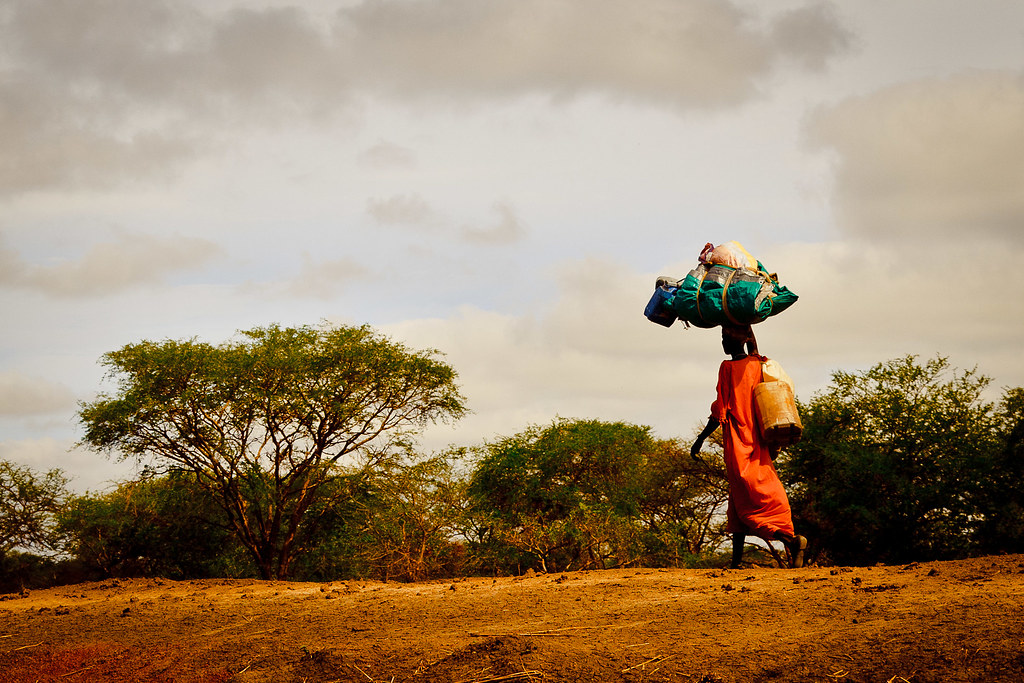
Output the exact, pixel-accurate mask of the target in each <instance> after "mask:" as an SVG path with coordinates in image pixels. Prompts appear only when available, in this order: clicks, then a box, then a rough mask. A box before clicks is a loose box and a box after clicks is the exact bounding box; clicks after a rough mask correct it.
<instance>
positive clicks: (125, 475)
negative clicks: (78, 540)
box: [0, 438, 137, 493]
mask: <svg viewBox="0 0 1024 683" xmlns="http://www.w3.org/2000/svg"><path fill="white" fill-rule="evenodd" d="M0 460H7V461H10V462H13V463H16V464H18V465H21V466H24V467H28V468H30V469H32V470H34V471H35V472H36V473H43V472H48V471H50V470H52V469H59V470H61V471H62V472H63V473H64V474H65V476H67V477H68V478H69V479H70V480H71V481H70V482H69V485H68V488H70V489H71V490H73V491H76V492H80V493H81V492H84V491H85V490H87V489H88V490H93V491H97V490H105V489H108V488H111V487H112V486H114V483H115V482H118V481H125V480H126V479H130V478H132V477H133V476H135V475H136V474H137V468H136V466H135V465H134V463H131V462H120V463H118V462H114V461H112V460H110V459H108V458H105V457H104V456H102V455H100V454H98V453H94V452H92V451H87V450H85V449H82V448H76V447H75V442H74V440H72V439H54V438H40V439H19V440H8V441H0Z"/></svg>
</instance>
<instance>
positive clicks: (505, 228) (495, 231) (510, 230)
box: [462, 202, 526, 245]
mask: <svg viewBox="0 0 1024 683" xmlns="http://www.w3.org/2000/svg"><path fill="white" fill-rule="evenodd" d="M493 210H494V213H496V214H498V222H497V223H496V224H494V225H492V226H489V227H485V228H473V227H467V228H463V230H462V235H463V237H464V238H465V239H466V241H467V242H469V243H471V244H491V245H500V244H512V243H514V242H518V241H519V240H520V239H522V238H523V236H524V235H525V234H526V229H525V228H524V227H523V225H522V223H521V222H520V220H519V216H517V215H516V212H515V209H513V208H512V207H511V206H509V205H508V204H505V203H503V202H495V204H494V206H493Z"/></svg>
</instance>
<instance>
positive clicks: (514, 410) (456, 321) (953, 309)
mask: <svg viewBox="0 0 1024 683" xmlns="http://www.w3.org/2000/svg"><path fill="white" fill-rule="evenodd" d="M755 256H757V257H758V258H760V259H762V260H763V262H765V263H766V264H768V265H769V266H770V267H771V268H772V269H773V270H777V271H778V273H779V275H780V278H781V279H782V281H783V283H784V284H787V286H790V287H791V288H792V289H793V290H794V291H795V292H797V294H799V295H800V300H799V301H798V302H797V303H796V304H795V305H794V306H793V307H792V308H790V309H788V310H787V311H785V312H784V313H781V314H779V315H778V316H775V317H772V318H769V319H768V320H766V321H765V322H763V323H760V324H758V325H756V326H755V328H754V329H755V332H756V334H757V338H758V341H759V345H760V349H761V351H762V352H763V353H765V354H766V355H768V356H770V357H773V358H776V359H778V360H779V361H780V362H781V363H782V365H783V367H785V368H786V370H787V372H788V373H789V374H790V375H791V376H792V377H793V379H794V380H795V381H796V385H797V394H798V396H799V397H800V398H801V399H802V400H808V399H810V398H811V396H812V395H813V394H814V393H815V392H817V391H820V390H822V389H824V388H825V387H826V386H827V385H828V383H829V381H830V378H831V374H832V373H833V372H834V371H835V370H840V369H842V370H847V371H856V370H859V369H866V368H868V367H870V366H871V365H874V364H875V363H878V362H882V361H885V360H889V359H892V358H898V357H902V356H904V355H906V354H917V355H919V356H920V357H922V358H929V357H933V356H934V355H935V354H941V355H944V356H947V357H949V358H950V360H951V362H952V363H953V364H954V365H955V366H957V367H960V368H972V367H975V366H977V367H978V369H979V371H981V372H982V373H985V374H988V375H990V376H992V377H993V378H994V380H995V381H994V383H993V384H994V385H995V387H996V389H995V390H996V391H998V388H999V387H1003V386H1024V364H1021V362H1020V360H1019V356H1020V349H1019V346H1020V345H1019V339H1020V338H1021V337H1022V336H1024V300H1022V299H1020V297H1008V296H1005V295H1000V294H999V292H1001V291H1004V290H1002V289H1000V288H1002V287H1006V288H1007V290H1006V291H1014V292H1015V291H1020V290H1021V289H1022V288H1024V276H1022V275H1018V274H1016V273H1014V272H1012V271H1011V273H1010V274H1009V275H1008V276H1004V275H1003V274H1004V273H1006V272H1007V270H1008V269H1011V268H1012V267H1013V264H1014V263H1017V262H1019V261H1020V258H1021V257H1022V256H1024V255H1022V254H1021V253H1020V252H1017V253H1013V252H1009V251H1008V252H1005V253H1001V254H996V255H994V257H993V259H992V261H991V267H990V268H986V269H984V271H983V272H980V273H979V272H978V270H979V269H976V268H971V267H965V265H964V264H969V263H979V262H981V257H982V256H983V250H981V249H979V250H977V251H974V252H967V253H961V254H959V255H958V254H956V253H954V252H953V251H952V250H951V251H949V252H947V253H945V254H939V253H936V254H930V257H931V258H928V259H924V260H921V261H917V260H914V259H905V258H903V255H902V254H900V253H897V252H895V251H894V250H892V249H891V248H887V247H882V246H874V247H871V246H862V245H850V244H843V243H830V244H783V245H778V246H777V247H775V248H773V249H771V250H767V251H766V252H765V253H758V254H755ZM690 266H692V264H689V263H686V264H679V266H678V269H679V271H684V270H686V269H688V267H690ZM986 274H991V275H992V277H988V278H987V277H986ZM546 275H548V274H545V273H538V274H537V277H538V278H541V277H545V276H546ZM654 278H655V274H653V273H637V272H635V271H632V270H631V269H629V268H628V267H626V266H624V265H621V264H617V263H614V262H611V261H608V260H604V259H584V260H579V261H574V262H569V263H564V264H562V265H561V266H560V267H559V269H558V270H557V272H556V273H554V282H553V284H552V286H551V288H550V291H551V292H552V295H551V299H550V301H548V302H546V303H544V304H542V305H538V306H536V307H535V308H534V309H533V310H532V311H530V312H529V313H526V314H522V315H508V314H499V313H495V312H489V311H482V310H479V309H477V308H472V307H464V308H462V309H461V310H459V311H458V313H457V314H454V315H452V316H450V317H448V318H444V319H441V318H437V319H426V320H408V321H405V322H402V323H398V324H394V325H390V326H387V327H386V328H385V331H386V332H387V333H388V334H390V335H392V336H394V337H396V338H398V339H400V340H402V341H403V342H404V343H407V344H409V345H410V346H412V347H414V348H423V347H431V348H438V349H441V350H442V351H443V352H445V354H446V359H447V361H448V362H449V363H451V365H452V366H453V367H454V368H455V369H456V370H457V371H458V373H459V381H460V383H461V385H462V387H463V392H464V394H465V395H466V396H467V398H468V400H469V405H470V408H471V409H472V410H474V411H475V412H474V414H473V415H470V416H468V417H467V418H465V419H464V420H462V421H460V422H459V425H458V429H457V430H456V432H454V433H453V432H452V431H450V430H446V429H440V428H438V429H434V430H432V431H431V432H428V435H427V439H426V440H425V442H426V444H427V445H428V446H430V447H433V448H439V447H443V446H444V445H446V444H447V442H450V441H452V440H453V438H457V439H458V443H460V444H462V445H472V444H473V443H478V442H479V441H481V440H483V439H489V438H493V437H495V436H496V435H510V434H514V433H516V432H518V431H521V430H522V429H523V428H525V427H526V426H527V425H528V424H531V423H546V422H548V421H550V420H551V419H553V418H554V417H556V416H558V415H561V416H563V417H583V418H597V419H606V420H626V421H629V422H634V423H637V424H647V425H650V426H652V427H653V428H654V429H655V431H656V432H657V433H658V434H660V435H662V436H665V437H675V436H678V437H684V438H686V437H690V436H692V434H693V433H694V429H695V428H699V425H700V423H701V422H702V421H704V420H706V418H707V415H708V410H709V407H710V404H711V400H712V399H713V398H714V390H715V382H716V381H717V376H718V366H719V364H720V363H721V361H722V360H723V359H724V355H723V354H722V349H721V344H720V339H721V337H720V335H719V334H718V331H717V330H705V329H698V328H690V329H685V328H684V326H683V325H682V324H681V323H676V324H675V325H674V326H672V327H670V328H668V329H665V328H663V327H660V326H657V325H654V324H653V323H651V322H649V321H647V320H646V319H645V318H644V317H643V315H642V310H643V307H644V305H645V304H646V303H647V299H648V298H649V296H650V294H651V292H652V291H653V288H654Z"/></svg>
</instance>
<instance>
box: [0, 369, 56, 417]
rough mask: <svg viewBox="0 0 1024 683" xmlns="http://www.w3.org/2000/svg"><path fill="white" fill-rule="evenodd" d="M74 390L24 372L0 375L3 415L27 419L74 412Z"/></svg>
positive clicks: (0, 410) (0, 413) (0, 397)
mask: <svg viewBox="0 0 1024 683" xmlns="http://www.w3.org/2000/svg"><path fill="white" fill-rule="evenodd" d="M74 407H75V396H74V394H73V393H72V391H71V390H70V389H69V388H68V387H66V386H64V385H63V384H58V383H55V382H50V381H48V380H45V379H42V378H40V377H30V376H28V375H25V374H23V373H21V372H16V371H7V372H0V416H12V417H26V416H31V415H49V414H52V413H56V412H61V411H65V412H66V411H68V410H73V409H74Z"/></svg>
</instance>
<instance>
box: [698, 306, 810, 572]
mask: <svg viewBox="0 0 1024 683" xmlns="http://www.w3.org/2000/svg"><path fill="white" fill-rule="evenodd" d="M744 347H746V349H744ZM722 348H723V349H724V350H725V353H726V355H729V356H731V357H732V359H731V360H726V361H722V365H721V367H720V368H719V369H718V397H717V398H716V399H715V402H714V403H713V404H712V405H711V417H710V418H709V419H708V424H707V427H705V428H704V431H702V432H701V433H700V436H698V437H697V440H696V441H695V442H694V444H693V447H692V448H691V449H690V455H691V456H692V457H693V458H694V459H696V460H699V459H700V456H699V455H698V454H699V453H700V450H701V448H702V447H703V445H704V440H705V439H707V438H708V436H710V435H711V434H712V433H713V432H714V431H715V430H716V429H718V427H719V425H721V426H722V443H723V445H724V448H725V472H726V476H727V477H728V479H729V508H728V511H727V522H728V526H727V529H728V531H729V532H730V533H732V564H731V565H730V566H731V567H732V568H733V569H737V568H738V567H739V566H740V560H741V559H742V558H743V544H744V542H745V541H746V536H747V535H748V534H750V535H754V536H759V537H760V538H762V539H764V540H765V541H768V542H771V541H782V542H783V544H785V546H786V549H787V550H788V551H789V558H790V566H791V567H802V566H803V561H804V550H805V549H806V548H807V539H806V538H804V537H803V536H798V535H797V534H796V532H795V531H794V529H793V517H792V514H791V512H790V508H789V499H788V498H787V497H786V492H785V490H783V488H782V482H781V481H779V475H778V474H777V473H776V472H775V465H774V464H773V463H772V460H774V455H775V453H773V452H772V451H771V449H770V448H769V446H768V445H767V444H765V443H764V442H763V441H762V440H761V434H760V430H759V429H758V426H757V422H756V417H755V415H754V387H755V386H757V385H758V384H759V383H760V382H761V363H763V362H764V361H765V360H767V359H766V358H765V357H764V356H760V355H758V353H757V341H756V340H755V339H754V332H753V330H751V329H750V326H749V325H746V326H736V327H733V326H729V327H726V326H723V327H722Z"/></svg>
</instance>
